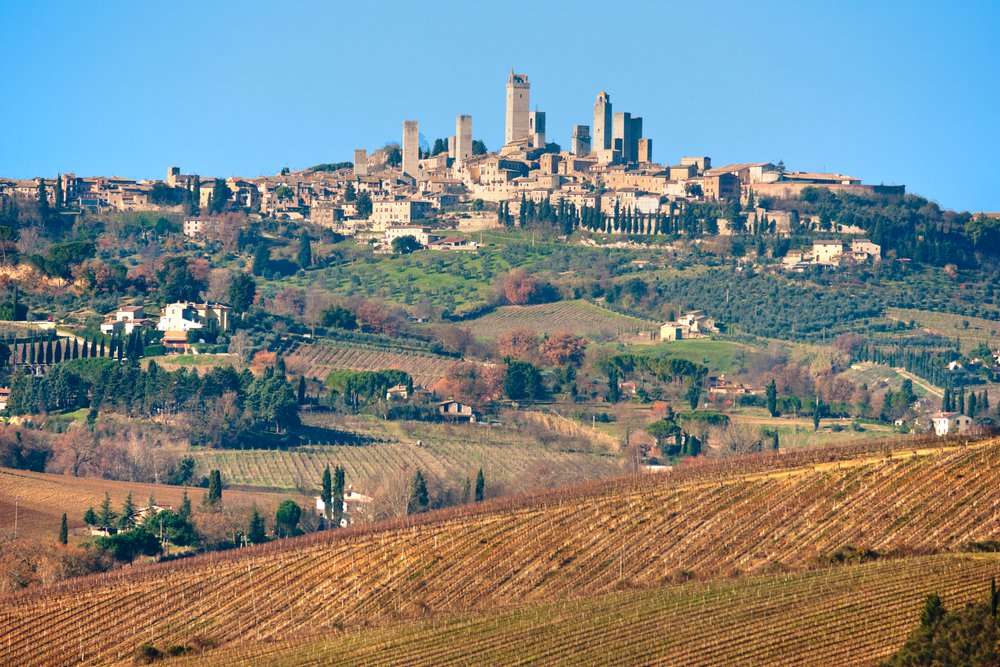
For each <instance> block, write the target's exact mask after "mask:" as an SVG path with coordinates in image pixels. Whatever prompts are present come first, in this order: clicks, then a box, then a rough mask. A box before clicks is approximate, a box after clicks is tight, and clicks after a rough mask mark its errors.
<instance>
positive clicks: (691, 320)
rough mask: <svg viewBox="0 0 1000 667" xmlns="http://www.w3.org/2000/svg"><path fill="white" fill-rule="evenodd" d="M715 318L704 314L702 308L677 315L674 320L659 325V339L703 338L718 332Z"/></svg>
mask: <svg viewBox="0 0 1000 667" xmlns="http://www.w3.org/2000/svg"><path fill="white" fill-rule="evenodd" d="M718 331H719V328H718V327H717V326H716V325H715V320H714V319H712V318H711V317H708V316H707V315H705V311H703V310H692V311H689V312H687V313H685V314H684V315H683V316H682V317H679V318H678V319H677V320H676V321H673V322H667V323H665V324H664V325H663V326H661V327H660V340H681V339H684V338H704V337H705V336H707V335H709V334H713V333H718Z"/></svg>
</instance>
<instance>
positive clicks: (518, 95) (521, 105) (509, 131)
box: [504, 70, 531, 144]
mask: <svg viewBox="0 0 1000 667" xmlns="http://www.w3.org/2000/svg"><path fill="white" fill-rule="evenodd" d="M530 96H531V84H530V83H528V75H527V74H515V73H514V70H511V71H510V75H509V76H508V77H507V118H506V126H505V129H504V143H505V144H509V143H511V142H514V141H517V140H518V139H528V138H529V129H528V105H529V102H530Z"/></svg>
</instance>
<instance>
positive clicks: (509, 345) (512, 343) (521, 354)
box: [497, 329, 539, 361]
mask: <svg viewBox="0 0 1000 667" xmlns="http://www.w3.org/2000/svg"><path fill="white" fill-rule="evenodd" d="M538 345H539V339H538V336H536V335H535V333H534V332H533V331H531V330H529V329H514V330H513V331H507V332H505V333H502V334H500V336H499V337H498V338H497V352H498V353H499V355H500V356H501V357H511V358H512V359H520V360H522V361H534V360H535V359H536V358H537V357H538Z"/></svg>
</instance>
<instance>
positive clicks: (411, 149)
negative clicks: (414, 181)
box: [403, 120, 420, 178]
mask: <svg viewBox="0 0 1000 667" xmlns="http://www.w3.org/2000/svg"><path fill="white" fill-rule="evenodd" d="M419 164H420V125H419V124H418V123H417V121H415V120H404V121H403V173H404V174H406V175H407V176H412V177H413V178H416V177H417V176H419V175H420V168H419Z"/></svg>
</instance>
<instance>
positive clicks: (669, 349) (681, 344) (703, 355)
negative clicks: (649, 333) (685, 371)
mask: <svg viewBox="0 0 1000 667" xmlns="http://www.w3.org/2000/svg"><path fill="white" fill-rule="evenodd" d="M631 351H633V352H635V353H637V354H655V355H666V356H669V357H676V358H678V359H687V360H688V361H691V362H694V363H697V364H703V365H705V366H707V367H708V369H709V370H710V371H712V372H715V373H728V374H735V373H739V372H741V371H742V370H744V369H745V368H746V365H747V362H748V361H749V359H750V357H751V356H752V355H753V354H755V353H757V352H759V350H758V349H757V348H754V347H752V346H750V345H746V344H744V343H737V342H734V341H728V340H718V339H715V338H691V339H688V340H674V341H664V342H660V343H656V344H655V345H644V346H635V347H633V348H631Z"/></svg>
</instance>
